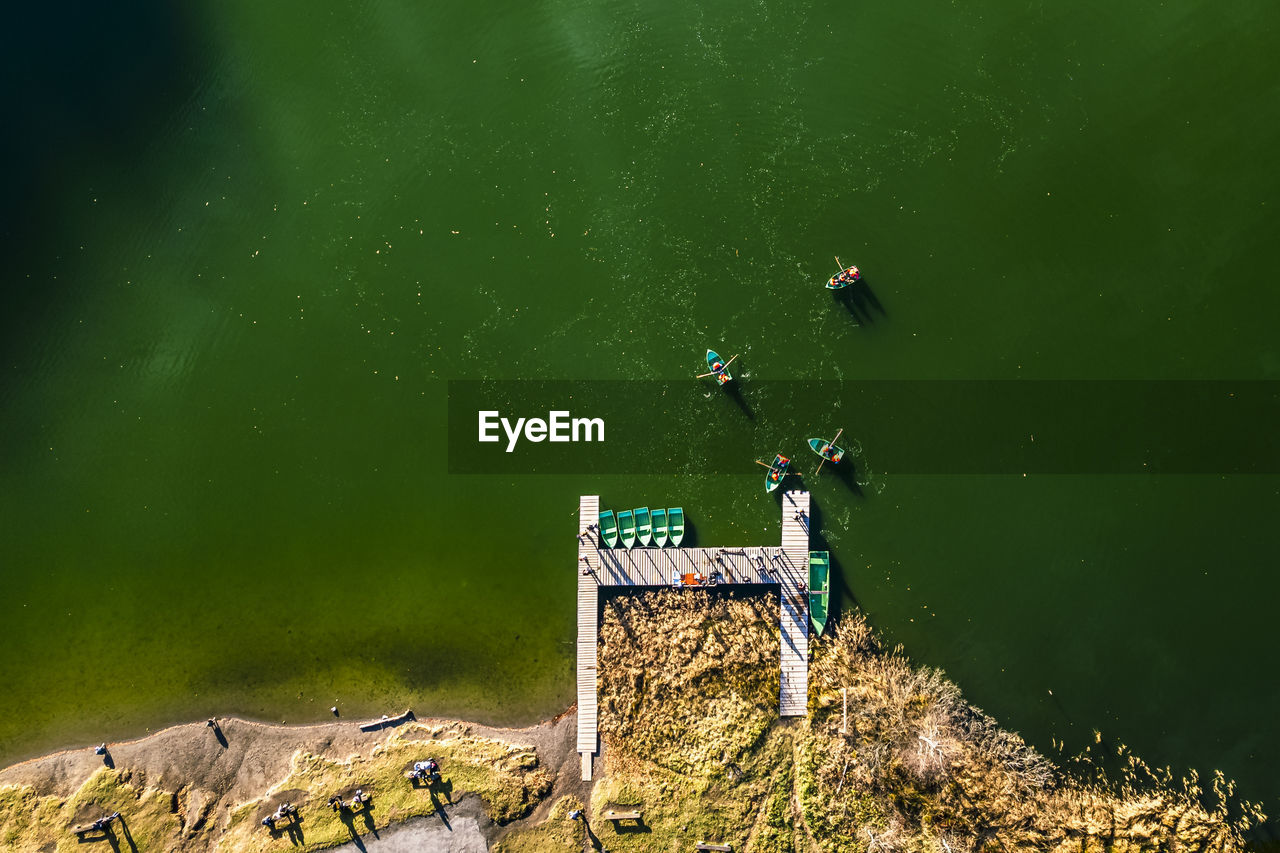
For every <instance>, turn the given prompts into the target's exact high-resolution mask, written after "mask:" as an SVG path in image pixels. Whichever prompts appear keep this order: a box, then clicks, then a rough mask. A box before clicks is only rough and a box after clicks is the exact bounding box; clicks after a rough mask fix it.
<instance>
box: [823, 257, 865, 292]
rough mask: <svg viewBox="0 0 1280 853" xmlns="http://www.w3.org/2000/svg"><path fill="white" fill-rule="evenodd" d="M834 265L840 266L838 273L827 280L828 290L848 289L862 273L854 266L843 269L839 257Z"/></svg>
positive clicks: (843, 266)
mask: <svg viewBox="0 0 1280 853" xmlns="http://www.w3.org/2000/svg"><path fill="white" fill-rule="evenodd" d="M836 263H837V264H840V272H838V273H836V274H835V275H833V276H831V278H829V279H827V289H828V290H840V289H841V288H845V287H848V286H849V285H851V284H853V283H854V282H855V281H857V280H858V279H860V278H862V273H861V272H860V271H859V270H858V268H857V267H856V266H855V267H845V265H844V264H842V263H840V258H839V257H837V258H836Z"/></svg>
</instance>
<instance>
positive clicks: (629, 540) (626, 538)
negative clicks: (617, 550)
mask: <svg viewBox="0 0 1280 853" xmlns="http://www.w3.org/2000/svg"><path fill="white" fill-rule="evenodd" d="M618 526H619V527H620V528H622V544H623V545H624V546H625V547H627V548H630V547H631V546H633V545H635V544H636V520H635V518H634V517H633V516H632V514H631V510H629V509H624V510H623V511H622V512H620V513H618Z"/></svg>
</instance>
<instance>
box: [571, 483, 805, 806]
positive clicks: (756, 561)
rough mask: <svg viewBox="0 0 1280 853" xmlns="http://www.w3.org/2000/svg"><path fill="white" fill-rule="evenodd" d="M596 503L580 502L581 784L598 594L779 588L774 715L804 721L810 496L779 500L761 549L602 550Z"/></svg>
mask: <svg viewBox="0 0 1280 853" xmlns="http://www.w3.org/2000/svg"><path fill="white" fill-rule="evenodd" d="M599 518H600V498H599V496H596V495H583V496H581V497H580V498H579V500H578V566H577V568H578V666H577V675H578V752H579V753H580V754H581V756H582V779H583V781H590V780H591V758H592V756H593V755H595V754H596V753H598V752H599V751H600V750H599V745H600V744H599V708H598V705H597V698H598V690H599V681H598V678H597V673H598V669H597V664H598V658H597V642H598V640H599V631H600V587H602V586H638V587H644V586H676V585H677V583H676V581H677V580H679V581H680V584H681V585H685V579H686V578H687V577H688V576H694V577H695V578H696V579H697V585H707V584H708V582H710V581H713V580H714V581H717V582H719V583H726V584H728V583H733V584H743V583H746V584H775V583H776V584H778V585H779V587H780V590H779V592H780V594H779V600H780V603H781V604H780V612H779V617H778V618H779V626H780V628H781V640H780V643H779V646H780V663H781V672H782V680H781V684H780V689H779V696H778V713H779V715H780V716H783V717H796V716H803V715H804V714H805V710H806V706H807V704H808V688H809V595H808V592H809V493H808V492H784V493H783V496H782V546H781V547H763V548H632V549H631V550H627V549H625V548H605V547H603V545H602V543H601V542H600V530H599Z"/></svg>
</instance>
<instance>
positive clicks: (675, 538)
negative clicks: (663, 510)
mask: <svg viewBox="0 0 1280 853" xmlns="http://www.w3.org/2000/svg"><path fill="white" fill-rule="evenodd" d="M667 526H668V527H669V528H670V529H671V544H672V545H673V546H675V547H676V548H679V547H680V543H681V542H683V541H684V509H683V508H682V507H678V506H673V507H671V509H669V510H667Z"/></svg>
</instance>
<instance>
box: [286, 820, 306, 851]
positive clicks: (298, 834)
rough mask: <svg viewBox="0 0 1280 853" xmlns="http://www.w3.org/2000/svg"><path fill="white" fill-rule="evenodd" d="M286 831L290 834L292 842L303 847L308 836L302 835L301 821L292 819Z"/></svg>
mask: <svg viewBox="0 0 1280 853" xmlns="http://www.w3.org/2000/svg"><path fill="white" fill-rule="evenodd" d="M284 831H285V833H287V834H288V836H289V843H290V844H292V845H294V846H296V847H301V846H302V845H303V844H305V843H306V838H304V837H303V835H302V824H301V823H300V822H299V821H297V820H295V821H292V822H291V823H290V824H289V825H288V826H286V827H285V828H284Z"/></svg>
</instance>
